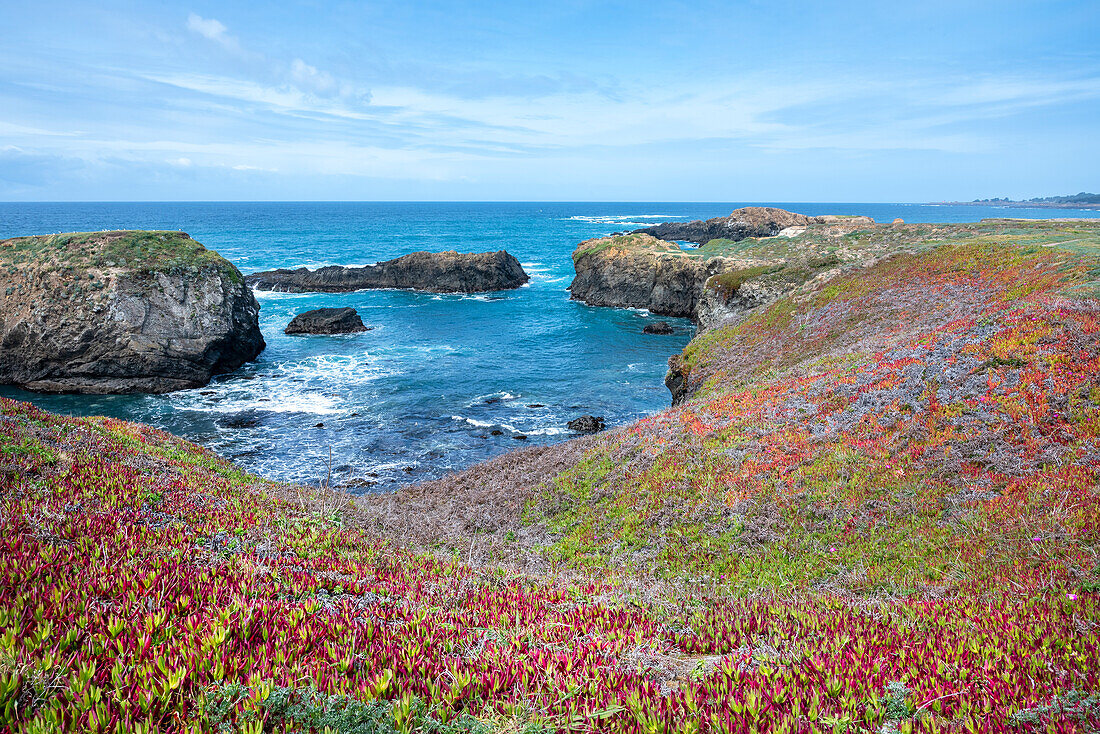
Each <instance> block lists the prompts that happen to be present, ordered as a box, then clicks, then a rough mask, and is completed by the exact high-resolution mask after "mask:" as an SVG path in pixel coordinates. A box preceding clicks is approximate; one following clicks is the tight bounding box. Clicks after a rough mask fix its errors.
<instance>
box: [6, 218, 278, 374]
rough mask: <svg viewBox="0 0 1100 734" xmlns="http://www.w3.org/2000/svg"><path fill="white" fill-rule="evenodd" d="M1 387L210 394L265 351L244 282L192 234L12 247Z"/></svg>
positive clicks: (24, 242)
mask: <svg viewBox="0 0 1100 734" xmlns="http://www.w3.org/2000/svg"><path fill="white" fill-rule="evenodd" d="M0 272H2V273H3V274H4V278H3V288H2V290H0V383H4V384H12V385H19V386H21V387H24V388H26V389H29V390H38V391H43V392H81V393H134V392H148V393H163V392H170V391H172V390H182V389H185V388H192V387H199V386H201V385H205V384H206V383H207V382H209V381H210V378H211V377H212V376H213V375H215V374H219V373H223V372H230V371H232V370H235V369H237V368H238V367H240V366H241V365H242V364H244V363H245V362H248V361H250V360H253V359H255V358H256V356H257V355H258V354H259V353H260V352H261V351H262V350H263V348H264V339H263V336H262V335H261V334H260V327H259V323H258V314H259V310H260V307H259V305H258V304H257V303H256V299H255V297H254V296H253V295H252V291H251V290H250V289H249V288H248V286H247V285H245V283H244V278H243V277H242V276H241V273H240V272H239V271H238V270H237V268H235V267H234V266H233V265H232V264H231V263H230V262H228V261H227V260H225V259H224V258H222V257H221V256H220V255H218V254H217V253H216V252H213V251H211V250H207V249H206V248H205V247H203V246H202V245H201V244H199V243H198V242H196V241H195V240H193V239H191V238H190V237H189V236H188V235H187V234H185V233H183V232H146V231H117V232H89V233H73V234H58V235H48V236H39V237H16V238H13V239H8V240H4V241H2V242H0Z"/></svg>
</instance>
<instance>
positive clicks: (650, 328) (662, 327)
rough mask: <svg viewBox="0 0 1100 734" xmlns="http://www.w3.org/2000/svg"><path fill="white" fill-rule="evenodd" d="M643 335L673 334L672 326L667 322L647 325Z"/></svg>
mask: <svg viewBox="0 0 1100 734" xmlns="http://www.w3.org/2000/svg"><path fill="white" fill-rule="evenodd" d="M642 333H643V334H671V333H672V325H671V324H669V323H668V322H667V321H657V322H655V323H652V324H646V325H645V327H644V328H643V329H642Z"/></svg>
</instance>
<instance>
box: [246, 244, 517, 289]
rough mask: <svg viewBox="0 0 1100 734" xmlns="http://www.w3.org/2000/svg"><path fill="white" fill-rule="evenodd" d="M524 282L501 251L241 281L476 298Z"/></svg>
mask: <svg viewBox="0 0 1100 734" xmlns="http://www.w3.org/2000/svg"><path fill="white" fill-rule="evenodd" d="M528 280H529V278H528V276H527V273H525V272H524V271H523V267H522V266H521V265H520V263H519V260H517V259H516V258H514V257H513V256H512V255H509V254H508V253H507V252H505V251H504V250H499V251H497V252H481V253H470V254H465V253H459V252H454V251H450V252H413V253H410V254H408V255H402V256H401V257H399V258H396V259H394V260H387V261H386V262H381V263H378V264H377V265H367V266H365V267H361V268H347V267H342V266H339V265H331V266H329V267H324V268H318V269H317V270H307V269H306V268H298V269H297V270H288V269H285V268H283V269H279V270H268V271H264V272H260V273H253V274H251V275H249V276H246V281H247V282H248V284H249V285H251V286H252V287H253V288H255V289H256V290H261V291H281V292H285V293H307V292H319V293H346V292H349V291H358V290H365V289H371V288H400V289H408V290H416V291H427V292H429V293H480V292H484V291H502V290H510V289H512V288H519V287H520V286H521V285H523V284H524V283H526V282H527V281H528Z"/></svg>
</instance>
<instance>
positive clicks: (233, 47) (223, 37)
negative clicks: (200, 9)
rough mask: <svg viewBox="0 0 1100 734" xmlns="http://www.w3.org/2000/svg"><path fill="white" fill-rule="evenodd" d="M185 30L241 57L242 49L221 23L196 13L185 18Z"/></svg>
mask: <svg viewBox="0 0 1100 734" xmlns="http://www.w3.org/2000/svg"><path fill="white" fill-rule="evenodd" d="M187 30H189V31H193V32H195V33H198V34H199V35H200V36H202V37H204V38H206V39H208V40H210V41H213V42H214V43H216V44H218V45H219V46H221V47H222V48H224V49H226V50H227V51H231V52H232V53H235V54H239V55H243V54H244V49H243V48H241V43H240V41H238V40H237V39H236V37H234V36H231V35H229V29H228V28H226V27H225V26H224V25H223V24H222V22H221V21H219V20H216V19H214V18H203V17H202V16H201V15H198V14H197V13H191V14H190V15H188V16H187Z"/></svg>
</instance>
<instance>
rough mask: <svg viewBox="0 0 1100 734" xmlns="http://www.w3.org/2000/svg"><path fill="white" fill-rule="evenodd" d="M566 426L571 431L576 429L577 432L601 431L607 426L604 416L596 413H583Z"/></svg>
mask: <svg viewBox="0 0 1100 734" xmlns="http://www.w3.org/2000/svg"><path fill="white" fill-rule="evenodd" d="M566 426H567V427H568V428H569V430H570V431H576V432H577V433H599V432H600V431H602V430H603V429H604V428H605V425H604V421H603V417H602V416H594V415H582V416H581V417H580V418H574V419H573V420H571V421H569V422H568V423H567V424H566Z"/></svg>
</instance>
